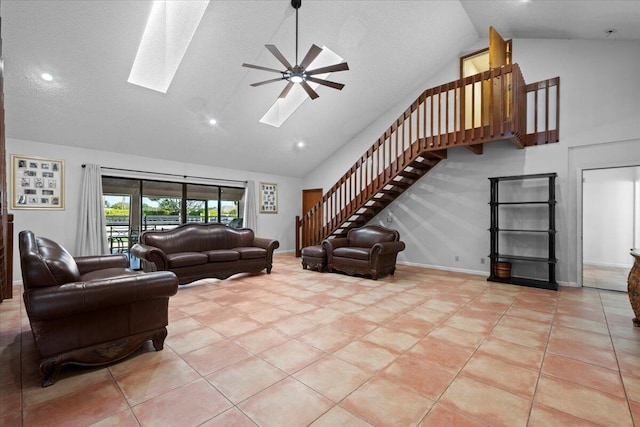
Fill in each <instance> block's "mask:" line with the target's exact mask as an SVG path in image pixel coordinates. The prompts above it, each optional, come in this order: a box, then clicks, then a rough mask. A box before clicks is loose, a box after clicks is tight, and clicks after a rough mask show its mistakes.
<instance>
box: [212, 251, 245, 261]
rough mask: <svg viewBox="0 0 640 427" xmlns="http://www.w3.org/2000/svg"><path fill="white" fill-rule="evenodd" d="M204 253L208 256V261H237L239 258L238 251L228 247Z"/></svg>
mask: <svg viewBox="0 0 640 427" xmlns="http://www.w3.org/2000/svg"><path fill="white" fill-rule="evenodd" d="M205 253H206V254H207V256H208V257H209V262H222V261H237V260H239V259H240V252H238V251H233V250H230V249H216V250H213V251H206V252H205Z"/></svg>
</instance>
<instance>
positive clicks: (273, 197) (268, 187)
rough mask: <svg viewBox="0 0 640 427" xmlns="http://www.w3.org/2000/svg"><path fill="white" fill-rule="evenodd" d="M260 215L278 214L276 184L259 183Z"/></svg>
mask: <svg viewBox="0 0 640 427" xmlns="http://www.w3.org/2000/svg"><path fill="white" fill-rule="evenodd" d="M260 213H278V184H273V183H270V182H261V183H260Z"/></svg>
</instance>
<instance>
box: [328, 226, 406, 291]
mask: <svg viewBox="0 0 640 427" xmlns="http://www.w3.org/2000/svg"><path fill="white" fill-rule="evenodd" d="M322 247H323V248H324V250H325V251H326V253H327V269H328V271H333V270H340V271H342V272H345V273H347V274H351V275H353V274H356V273H357V274H368V275H371V277H372V278H373V279H374V280H377V279H378V277H382V276H386V275H387V274H391V275H393V273H394V272H395V270H396V258H397V256H398V252H400V251H403V250H404V247H405V245H404V242H401V241H400V233H398V231H396V230H391V229H389V228H385V227H381V226H378V225H367V226H364V227H360V228H354V229H351V230H349V232H348V233H347V237H337V238H333V239H325V240H324V241H323V242H322Z"/></svg>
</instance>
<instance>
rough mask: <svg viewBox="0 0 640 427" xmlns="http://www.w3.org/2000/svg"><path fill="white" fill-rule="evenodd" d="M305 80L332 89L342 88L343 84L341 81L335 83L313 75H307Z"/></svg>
mask: <svg viewBox="0 0 640 427" xmlns="http://www.w3.org/2000/svg"><path fill="white" fill-rule="evenodd" d="M307 81H310V82H314V83H318V84H319V85H324V86H329V87H332V88H334V89H338V90H342V88H343V87H344V85H343V84H342V83H336V82H332V81H329V80H323V79H316V78H315V77H307Z"/></svg>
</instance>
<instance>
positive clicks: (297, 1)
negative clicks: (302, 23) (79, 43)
mask: <svg viewBox="0 0 640 427" xmlns="http://www.w3.org/2000/svg"><path fill="white" fill-rule="evenodd" d="M291 6H292V7H293V8H294V9H295V10H296V65H298V9H300V6H302V0H291Z"/></svg>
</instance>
